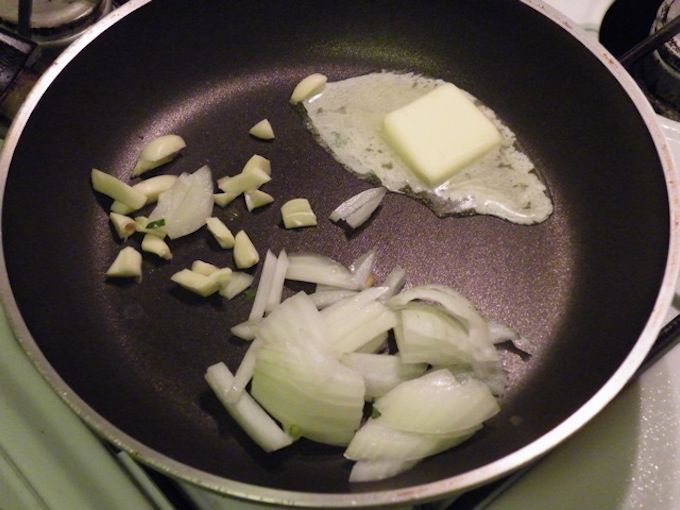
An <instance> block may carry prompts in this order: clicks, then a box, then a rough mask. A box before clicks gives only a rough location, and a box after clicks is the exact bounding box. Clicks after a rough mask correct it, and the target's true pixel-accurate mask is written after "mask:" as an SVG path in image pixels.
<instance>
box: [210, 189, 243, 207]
mask: <svg viewBox="0 0 680 510" xmlns="http://www.w3.org/2000/svg"><path fill="white" fill-rule="evenodd" d="M239 195H240V193H232V192H230V191H225V192H224V193H215V194H214V195H213V198H214V200H215V203H216V204H217V205H219V206H220V207H226V206H227V205H229V204H231V203H232V202H233V201H234V199H235V198H236V197H237V196H239Z"/></svg>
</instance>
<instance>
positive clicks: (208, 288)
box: [170, 269, 219, 297]
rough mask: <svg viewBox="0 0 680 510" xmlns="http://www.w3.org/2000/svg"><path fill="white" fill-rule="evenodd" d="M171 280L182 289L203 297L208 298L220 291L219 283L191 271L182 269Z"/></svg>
mask: <svg viewBox="0 0 680 510" xmlns="http://www.w3.org/2000/svg"><path fill="white" fill-rule="evenodd" d="M170 279H171V280H172V281H173V282H175V283H177V284H178V285H179V286H180V287H183V288H185V289H186V290H188V291H190V292H193V293H194V294H198V295H199V296H203V297H208V296H210V295H211V294H214V293H215V292H217V290H218V289H219V283H218V282H217V281H216V279H214V278H211V277H210V276H206V275H204V274H200V273H196V272H194V271H192V270H191V269H182V270H181V271H179V272H177V273H175V274H173V275H172V276H171V277H170Z"/></svg>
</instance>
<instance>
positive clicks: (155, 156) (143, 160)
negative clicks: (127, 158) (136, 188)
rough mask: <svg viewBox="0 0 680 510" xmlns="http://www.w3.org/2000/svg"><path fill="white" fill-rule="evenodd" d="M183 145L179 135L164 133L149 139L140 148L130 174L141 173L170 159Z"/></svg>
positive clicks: (184, 144)
mask: <svg viewBox="0 0 680 510" xmlns="http://www.w3.org/2000/svg"><path fill="white" fill-rule="evenodd" d="M184 147H186V143H185V142H184V139H183V138H182V137H181V136H179V135H164V136H159V137H158V138H155V139H153V140H151V141H150V142H149V143H148V144H146V145H145V146H144V148H143V149H142V152H141V153H140V155H139V159H138V160H137V164H136V165H135V168H134V169H133V170H132V175H133V176H137V175H141V174H143V173H144V172H146V171H147V170H151V169H153V168H156V167H159V166H161V165H164V164H165V163H168V162H170V161H172V160H173V159H174V158H175V157H176V156H177V154H179V151H181V150H182V149H183V148H184Z"/></svg>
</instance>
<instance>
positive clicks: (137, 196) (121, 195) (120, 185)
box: [90, 168, 146, 211]
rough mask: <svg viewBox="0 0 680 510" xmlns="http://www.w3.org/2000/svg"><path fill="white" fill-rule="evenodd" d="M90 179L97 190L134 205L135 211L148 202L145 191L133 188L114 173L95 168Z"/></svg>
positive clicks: (128, 204)
mask: <svg viewBox="0 0 680 510" xmlns="http://www.w3.org/2000/svg"><path fill="white" fill-rule="evenodd" d="M90 179H91V181H92V187H93V188H94V190H95V191H98V192H99V193H103V194H104V195H107V196H109V197H111V198H113V199H114V200H118V201H119V202H122V203H123V204H125V205H127V206H129V207H132V210H133V211H134V210H136V209H140V208H142V207H143V206H144V204H145V203H146V195H145V194H144V193H142V192H141V191H137V190H135V189H133V188H132V186H130V185H129V184H125V183H124V182H123V181H121V180H120V179H117V178H116V177H114V176H113V175H110V174H107V173H106V172H102V171H101V170H97V169H96V168H93V169H92V172H91V174H90Z"/></svg>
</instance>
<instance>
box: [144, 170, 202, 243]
mask: <svg viewBox="0 0 680 510" xmlns="http://www.w3.org/2000/svg"><path fill="white" fill-rule="evenodd" d="M213 203H214V200H213V183H212V177H211V172H210V168H208V167H207V166H203V167H201V168H199V169H198V170H196V171H195V172H194V173H193V174H182V175H180V176H179V178H178V179H177V181H176V182H175V184H173V185H172V187H171V188H170V189H169V190H167V191H164V192H163V193H161V194H160V196H159V197H158V204H157V205H156V208H155V209H154V210H153V211H152V212H151V214H150V216H149V221H157V220H161V219H162V220H164V221H165V225H164V226H163V227H161V228H160V229H161V230H162V231H164V232H166V233H167V234H168V236H169V237H170V239H177V238H178V237H182V236H185V235H187V234H191V233H192V232H195V231H196V230H198V229H199V228H201V227H202V226H203V225H205V222H206V220H207V219H208V218H209V217H210V216H212V209H213Z"/></svg>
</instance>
